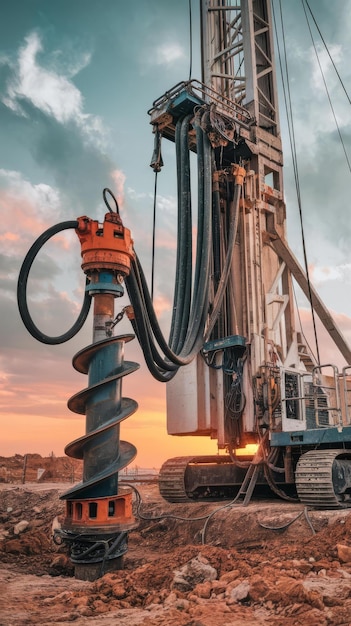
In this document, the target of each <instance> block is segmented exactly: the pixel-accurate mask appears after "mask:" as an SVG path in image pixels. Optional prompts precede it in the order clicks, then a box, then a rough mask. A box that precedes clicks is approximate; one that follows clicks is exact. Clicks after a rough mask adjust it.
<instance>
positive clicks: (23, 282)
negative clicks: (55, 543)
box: [17, 220, 91, 345]
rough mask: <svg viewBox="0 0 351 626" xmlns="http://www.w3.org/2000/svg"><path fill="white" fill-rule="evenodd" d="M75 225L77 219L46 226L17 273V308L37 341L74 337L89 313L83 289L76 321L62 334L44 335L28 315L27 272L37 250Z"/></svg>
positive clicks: (76, 225) (88, 304) (88, 297)
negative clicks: (82, 298)
mask: <svg viewBox="0 0 351 626" xmlns="http://www.w3.org/2000/svg"><path fill="white" fill-rule="evenodd" d="M77 227H78V222H77V220H74V221H73V220H71V221H67V222H61V223H60V224H56V225H55V226H51V228H48V230H46V231H45V232H44V233H43V234H42V235H40V237H38V239H37V240H36V241H35V242H34V243H33V245H32V247H31V248H30V249H29V251H28V253H27V255H26V257H25V259H24V261H23V264H22V267H21V270H20V273H19V277H18V283H17V302H18V309H19V312H20V315H21V318H22V321H23V323H24V325H25V327H26V329H27V330H28V331H29V333H30V334H31V335H32V337H34V338H35V339H37V340H38V341H41V343H46V344H50V345H56V344H59V343H64V342H65V341H68V340H69V339H72V337H74V335H76V334H77V333H78V331H79V330H80V329H81V328H82V326H83V324H84V322H85V320H86V318H87V316H88V313H89V309H90V304H91V296H90V295H89V294H88V292H87V291H85V295H84V300H83V305H82V308H81V311H80V313H79V316H78V318H77V320H76V322H75V323H74V324H73V326H72V328H70V330H68V331H67V332H66V333H64V334H63V335H59V336H58V337H50V336H49V335H45V334H44V333H43V332H41V331H40V330H39V329H38V328H37V326H36V325H35V324H34V322H33V320H32V318H31V316H30V313H29V309H28V304H27V282H28V276H29V272H30V269H31V267H32V264H33V262H34V259H35V257H36V256H37V254H38V252H39V250H40V249H41V248H42V247H43V245H44V244H45V243H46V242H47V241H48V240H49V239H50V238H51V237H53V236H54V235H56V234H57V233H59V232H61V231H63V230H68V229H70V228H77ZM87 283H88V279H87Z"/></svg>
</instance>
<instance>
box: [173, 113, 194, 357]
mask: <svg viewBox="0 0 351 626" xmlns="http://www.w3.org/2000/svg"><path fill="white" fill-rule="evenodd" d="M191 117H192V116H191ZM181 141H182V144H181V154H182V161H183V167H182V171H181V180H180V185H181V213H182V214H183V216H184V217H183V221H184V222H185V228H186V233H185V235H186V236H185V242H184V243H185V245H184V250H183V256H184V261H183V265H184V270H183V275H184V276H183V280H182V283H181V286H180V287H181V291H182V306H181V309H180V311H179V318H180V324H179V326H178V328H177V337H176V339H175V341H174V343H172V348H173V349H174V350H175V352H176V353H177V354H178V353H179V352H180V350H181V348H182V346H183V344H184V340H185V337H186V332H187V328H188V324H189V314H190V305H191V296H192V207H191V185H190V150H189V120H188V118H185V119H184V122H183V124H182V136H181ZM174 305H175V306H177V303H176V302H175V303H174Z"/></svg>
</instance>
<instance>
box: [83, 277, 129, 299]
mask: <svg viewBox="0 0 351 626" xmlns="http://www.w3.org/2000/svg"><path fill="white" fill-rule="evenodd" d="M85 291H88V292H89V293H90V294H91V295H94V294H96V293H112V294H113V295H115V296H117V298H119V297H121V296H123V294H124V289H123V285H121V284H120V283H116V279H115V277H114V273H113V272H99V280H98V282H96V283H92V282H90V283H88V285H87V286H86V287H85Z"/></svg>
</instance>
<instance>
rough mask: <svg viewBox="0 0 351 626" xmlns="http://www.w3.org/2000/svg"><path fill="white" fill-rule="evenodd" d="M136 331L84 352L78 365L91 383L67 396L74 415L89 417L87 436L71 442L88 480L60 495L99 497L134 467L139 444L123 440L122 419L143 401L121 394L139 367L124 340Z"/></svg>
mask: <svg viewBox="0 0 351 626" xmlns="http://www.w3.org/2000/svg"><path fill="white" fill-rule="evenodd" d="M132 338H133V335H123V336H119V337H112V338H111V339H107V340H104V341H99V342H97V343H95V344H92V345H90V346H88V347H87V348H85V349H84V350H81V351H80V352H79V353H78V354H76V355H75V357H74V358H73V367H74V368H75V369H76V370H77V371H79V372H82V373H85V374H88V380H89V386H88V387H87V388H86V389H83V390H82V391H80V392H79V393H77V394H75V395H74V396H72V397H71V398H70V399H69V400H68V407H69V409H70V410H71V411H73V412H75V413H80V414H84V413H85V415H86V434H85V435H84V436H83V437H80V438H79V439H76V440H75V441H73V442H72V443H70V444H68V446H67V447H66V449H65V452H66V454H67V455H68V456H71V457H74V458H78V459H83V461H84V464H83V481H82V482H81V483H79V484H78V485H75V486H74V487H73V488H72V489H70V490H69V491H67V492H65V493H64V494H63V495H62V496H61V498H63V499H71V498H72V496H73V497H74V498H96V497H104V496H111V495H114V494H116V495H117V494H118V472H119V471H120V470H121V469H123V468H124V467H126V466H127V465H129V463H130V462H131V461H132V460H133V458H134V457H135V455H136V448H135V446H133V445H132V444H131V443H128V442H127V441H121V440H120V422H121V421H122V420H124V419H126V418H127V417H128V416H129V415H131V414H132V413H134V412H135V411H136V410H137V408H138V405H137V403H136V402H135V401H134V400H132V399H131V398H122V396H121V388H122V378H123V377H124V376H126V375H127V374H130V373H131V372H134V371H135V370H137V369H138V368H139V364H138V363H132V362H125V361H124V359H123V357H124V344H125V342H126V341H130V339H132Z"/></svg>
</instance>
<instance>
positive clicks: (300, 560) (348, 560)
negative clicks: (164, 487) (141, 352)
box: [0, 484, 351, 626]
mask: <svg viewBox="0 0 351 626" xmlns="http://www.w3.org/2000/svg"><path fill="white" fill-rule="evenodd" d="M138 489H140V491H141V493H142V496H143V501H144V504H143V507H142V516H143V517H144V518H145V519H141V520H140V524H139V526H138V528H136V529H135V530H134V531H131V532H130V535H129V550H128V552H127V555H126V558H125V569H124V570H120V571H116V572H113V573H108V574H105V575H104V576H102V578H100V579H99V580H96V581H95V582H87V581H79V580H76V579H75V578H74V577H73V568H72V566H71V564H70V561H69V558H68V555H67V553H66V548H65V547H64V546H57V545H55V543H54V542H53V541H52V534H53V529H54V528H55V527H57V525H59V524H60V522H61V521H62V514H63V503H62V501H60V500H59V495H60V493H61V491H60V489H58V488H55V487H54V486H52V485H50V486H49V485H48V486H46V485H45V484H42V485H38V484H35V485H29V484H26V485H11V486H7V485H4V484H3V485H2V486H1V489H0V625H1V626H3V625H6V626H24V625H26V626H27V625H33V626H34V624H35V625H45V624H49V623H53V624H55V625H57V626H61V625H62V626H63V625H64V624H70V623H71V622H74V623H75V624H76V625H77V626H81V625H83V624H84V625H85V626H86V625H88V626H100V625H101V626H112V625H115V624H116V623H118V624H120V625H122V626H218V624H221V626H232V625H233V626H234V625H235V626H249V625H250V626H252V625H254V626H255V625H257V626H264V625H266V626H298V625H300V624H301V626H306V624H308V625H309V626H350V624H351V617H350V616H351V535H350V531H351V516H350V514H349V513H348V511H347V510H346V511H341V512H340V513H336V512H330V513H325V512H324V513H323V514H321V513H320V512H313V511H309V512H308V513H307V512H306V516H305V515H303V514H302V513H303V509H302V507H301V505H299V504H297V505H291V504H287V503H284V502H281V503H279V502H277V501H276V502H275V503H274V504H271V503H268V504H267V503H260V502H257V503H255V502H254V503H252V504H250V506H249V507H246V508H244V509H243V508H242V507H232V508H230V507H227V508H226V509H225V508H223V507H222V508H220V506H219V505H218V503H217V504H214V503H211V504H209V503H203V504H182V505H170V504H167V503H165V502H163V501H162V500H161V499H160V497H159V495H158V493H157V487H156V486H155V485H151V484H150V485H148V484H145V485H140V486H138ZM216 507H217V508H218V511H216V514H215V515H212V516H211V520H210V523H209V524H208V527H207V533H206V543H202V538H203V526H204V522H203V521H201V520H200V521H199V520H197V521H192V522H184V521H182V520H180V519H175V517H201V515H206V512H207V514H210V513H213V511H215V509H216ZM162 512H163V513H166V514H167V515H169V516H171V515H172V516H173V517H162V516H161V513H162ZM150 518H151V519H150ZM284 522H285V523H284Z"/></svg>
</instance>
